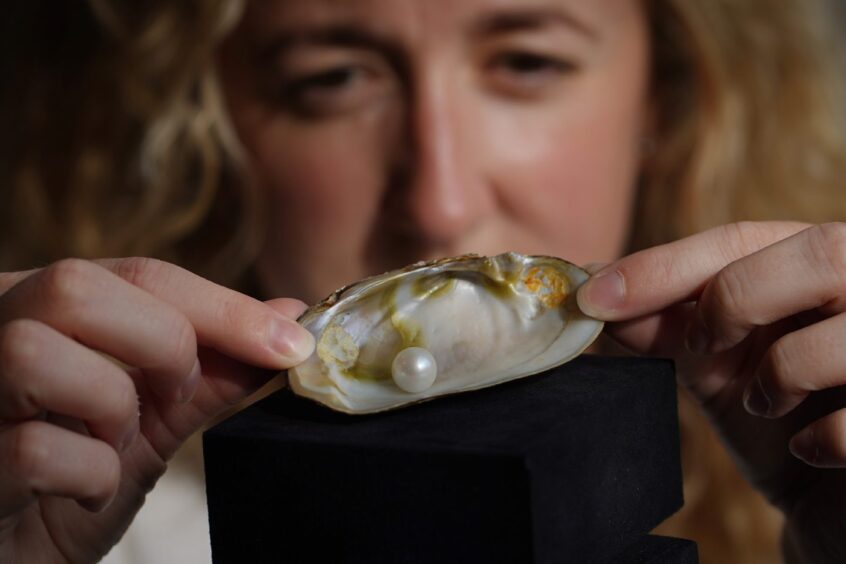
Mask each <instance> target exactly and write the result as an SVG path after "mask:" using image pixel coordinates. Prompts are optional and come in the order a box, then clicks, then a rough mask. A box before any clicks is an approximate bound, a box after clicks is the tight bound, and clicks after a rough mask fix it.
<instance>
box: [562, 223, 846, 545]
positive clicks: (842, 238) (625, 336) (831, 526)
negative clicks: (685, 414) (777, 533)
mask: <svg viewBox="0 0 846 564" xmlns="http://www.w3.org/2000/svg"><path fill="white" fill-rule="evenodd" d="M578 297H579V304H580V305H581V307H582V309H583V310H584V311H585V312H587V313H588V314H590V315H593V316H595V317H597V318H599V319H603V320H606V321H612V322H615V323H611V324H610V325H609V326H608V329H607V332H608V333H609V334H610V335H611V336H612V337H614V338H615V339H616V340H617V341H619V342H620V343H622V344H623V345H625V346H627V347H628V348H630V349H632V350H634V351H636V352H638V353H641V354H649V355H657V356H669V357H673V358H675V359H676V361H677V366H678V370H679V381H680V382H681V383H682V384H683V385H684V386H685V387H686V388H687V389H688V390H689V391H690V393H691V394H692V395H693V397H694V398H695V399H696V400H697V402H698V403H699V404H700V405H701V406H702V408H703V409H704V410H705V411H706V412H707V414H708V416H709V417H710V419H711V421H712V422H713V423H714V425H715V427H716V428H717V430H718V432H719V433H720V434H721V436H722V437H723V439H724V440H725V442H726V443H727V444H728V445H729V447H730V448H731V449H732V450H733V451H734V454H735V457H736V459H737V460H738V461H739V463H740V465H741V469H742V470H743V471H744V473H745V474H746V476H747V478H748V479H749V480H750V481H751V482H752V483H753V484H754V485H755V486H756V487H758V488H759V489H760V490H761V491H762V492H763V493H764V494H765V495H766V496H767V498H768V499H769V500H770V501H771V502H772V503H773V504H775V505H776V506H778V507H779V508H780V509H782V511H784V513H785V515H786V517H787V528H786V534H785V541H784V545H785V551H786V554H787V556H788V557H789V558H790V559H791V561H798V562H802V561H808V562H828V561H831V562H845V561H846V224H839V223H833V224H826V225H818V226H810V225H806V224H800V223H792V222H765V223H749V222H746V223H737V224H731V225H726V226H722V227H718V228H715V229H711V230H709V231H705V232H703V233H700V234H697V235H694V236H691V237H688V238H685V239H681V240H679V241H675V242H673V243H669V244H666V245H662V246H659V247H654V248H651V249H647V250H644V251H641V252H638V253H635V254H633V255H630V256H627V257H625V258H623V259H620V260H619V261H616V262H614V263H612V264H610V265H607V266H605V267H604V268H602V269H601V270H599V271H598V272H597V273H595V274H594V275H593V276H592V277H591V279H590V281H589V282H587V283H586V284H585V285H584V286H583V287H582V288H581V289H580V291H579V296H578Z"/></svg>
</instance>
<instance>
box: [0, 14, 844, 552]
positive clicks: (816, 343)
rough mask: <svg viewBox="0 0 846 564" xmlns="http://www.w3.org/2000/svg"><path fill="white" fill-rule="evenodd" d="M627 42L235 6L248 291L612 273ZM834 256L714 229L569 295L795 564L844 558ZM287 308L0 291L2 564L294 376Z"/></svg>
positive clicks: (626, 114) (88, 539) (180, 284)
mask: <svg viewBox="0 0 846 564" xmlns="http://www.w3.org/2000/svg"><path fill="white" fill-rule="evenodd" d="M376 14H378V17H374V15H376ZM644 20H645V18H644V14H643V13H642V11H641V9H640V4H639V3H638V2H636V1H635V0H597V1H595V2H582V1H577V0H556V1H553V0H538V1H537V2H531V3H529V2H522V1H518V0H462V1H460V2H457V1H455V0H449V1H447V0H347V1H343V2H341V1H329V0H276V1H271V0H255V1H253V2H250V3H249V5H248V9H247V12H246V14H245V15H244V18H243V21H242V23H241V24H240V26H239V27H238V28H237V29H236V30H235V31H234V33H233V34H232V35H231V37H229V38H228V39H227V41H226V42H225V44H224V45H223V47H222V48H221V50H220V53H219V66H220V77H221V82H222V86H223V90H224V94H225V97H226V100H227V103H228V105H229V111H230V114H231V118H232V123H233V125H234V127H235V130H236V132H237V134H238V136H239V137H240V139H241V140H242V142H243V144H244V146H245V148H246V154H247V158H248V160H249V164H250V165H251V167H252V169H253V172H254V173H255V175H256V177H257V179H258V181H259V183H260V185H261V187H262V188H263V189H264V190H265V191H266V193H267V194H268V197H269V206H268V213H269V215H270V219H271V221H270V228H269V231H268V234H267V244H266V246H265V248H264V250H263V252H262V255H261V257H260V260H259V263H258V274H259V278H260V282H261V284H262V288H263V290H264V292H265V294H266V295H267V296H297V297H299V298H302V299H304V300H306V301H308V302H313V301H315V300H317V299H319V298H322V297H323V296H324V295H325V294H327V293H328V292H329V291H331V290H333V289H335V288H336V287H339V286H341V285H344V284H346V283H349V282H351V281H354V280H357V279H360V278H362V277H363V276H366V275H369V274H373V273H376V272H380V271H384V270H386V269H389V268H392V267H396V266H401V265H404V264H407V263H410V262H413V261H415V260H418V259H423V258H432V257H436V256H447V255H455V254H460V253H465V252H478V253H482V254H494V253H497V252H501V251H505V250H515V251H521V252H528V253H544V254H554V255H559V256H562V257H564V258H567V259H569V260H572V261H574V262H581V263H584V262H588V261H604V262H608V261H611V260H615V259H617V257H619V255H620V254H621V253H622V250H623V249H624V247H625V243H626V236H627V233H628V232H629V220H630V215H631V207H632V199H633V197H634V191H635V188H634V187H635V184H636V178H637V175H638V169H639V164H640V158H641V156H640V147H641V144H642V142H641V140H642V138H643V137H644V136H645V135H646V134H647V133H648V130H649V115H650V113H651V112H650V107H649V100H648V97H647V82H648V80H647V77H648V72H649V69H648V64H647V61H648V59H649V46H648V41H647V30H646V27H645V21H644ZM294 29H295V30H299V31H298V33H296V34H293V35H292V30H294ZM659 150H660V148H659ZM843 248H846V235H844V228H843V227H842V226H840V225H833V226H822V227H813V228H808V226H804V225H797V224H787V223H779V224H741V225H732V226H726V227H722V228H719V229H716V230H713V231H710V232H706V233H703V234H700V235H697V236H694V237H691V238H688V239H684V240H682V241H678V242H676V243H672V244H670V245H665V246H662V247H658V248H655V249H650V250H647V251H643V252H640V253H637V254H635V255H632V256H629V257H625V258H622V259H620V260H619V261H617V262H614V263H612V264H610V265H609V266H607V267H605V268H604V269H603V270H601V271H600V272H599V273H598V274H597V275H596V276H595V277H594V278H593V279H592V282H590V283H589V284H588V285H587V286H586V287H584V288H583V289H582V290H581V292H580V296H579V297H580V303H581V304H582V307H583V308H584V309H585V310H586V311H589V312H591V313H592V314H594V315H595V316H597V317H600V318H603V319H607V320H609V321H612V322H613V323H610V324H609V325H608V332H609V333H610V334H611V335H612V336H613V337H615V338H616V339H618V340H619V341H620V342H621V343H623V344H624V345H626V346H628V347H630V348H631V349H632V350H634V351H637V352H641V353H647V354H660V355H666V356H673V357H675V358H676V359H677V360H678V363H679V367H680V379H681V382H682V383H683V384H684V385H685V386H687V387H688V388H689V389H690V390H691V392H692V393H693V394H694V396H695V397H696V398H697V399H698V400H699V401H700V403H701V404H702V406H703V407H704V409H705V410H706V411H707V412H708V413H709V414H710V415H711V417H712V419H713V421H714V424H715V426H716V427H717V429H718V430H719V431H720V432H721V434H722V435H723V437H724V438H725V439H726V442H727V443H728V444H729V445H730V447H731V448H732V449H733V451H734V452H735V454H736V457H737V459H738V461H739V462H740V464H741V467H742V468H743V469H744V471H745V472H746V474H747V475H748V476H749V478H750V479H751V480H752V482H753V483H755V484H756V485H757V486H758V487H760V488H761V489H762V490H763V491H764V492H765V494H767V495H768V496H769V497H770V499H771V500H772V501H773V502H774V503H776V504H778V505H779V507H781V508H782V509H783V510H784V511H785V512H786V513H787V516H788V535H787V537H786V538H787V542H786V544H787V547H788V552H789V554H790V556H791V558H793V559H794V560H795V561H803V559H804V560H807V561H815V562H824V561H826V560H827V559H828V560H831V561H843V560H844V556H843V554H842V552H840V553H839V552H837V551H838V550H841V551H842V550H843V548H842V544H841V545H839V544H838V543H842V542H843V541H842V539H844V538H846V534H844V532H846V531H844V526H843V516H842V507H844V503H843V501H844V500H843V499H842V498H843V493H842V492H843V491H846V488H844V487H843V483H842V474H841V472H842V470H832V469H830V468H823V467H829V466H832V467H833V466H837V467H843V466H846V438H844V430H846V423H844V420H846V415H844V412H843V411H842V410H841V409H840V408H841V407H842V406H843V398H842V397H839V395H840V393H839V392H840V391H839V390H838V389H837V386H840V385H842V384H844V383H846V382H844V371H842V370H841V369H840V368H839V367H840V366H842V362H840V361H839V355H842V352H840V351H841V349H842V347H841V346H839V343H840V341H841V340H842V334H843V332H842V330H841V328H840V324H841V323H842V320H841V319H840V317H841V316H842V311H843V307H842V305H843V304H842V300H841V299H840V298H839V296H840V295H842V294H843V290H844V288H843V287H842V283H841V281H842V280H846V272H844V270H846V266H844V265H845V264H846V261H844V260H843V256H844V254H843V251H842V249H843ZM614 273H619V274H620V276H616V275H615V274H614ZM615 292H616V293H615ZM303 307H304V305H303V304H302V303H301V302H298V301H296V300H291V299H286V298H280V299H277V300H273V301H271V302H266V303H262V302H258V301H256V300H254V299H251V298H248V297H246V296H243V295H240V294H238V293H236V292H233V291H231V290H226V289H224V288H220V287H219V286H216V285H214V284H211V283H210V282H208V281H205V280H202V279H200V278H198V277H197V276H194V275H192V274H190V273H188V272H186V271H184V270H182V269H179V268H177V267H175V266H173V265H168V264H165V263H161V262H157V261H151V260H148V259H123V260H111V261H103V262H100V263H93V262H85V261H78V260H71V261H63V262H59V263H56V264H54V265H50V266H48V267H46V268H44V269H40V270H36V271H30V272H22V273H8V274H3V275H0V561H25V562H42V561H46V562H53V561H71V562H87V561H91V560H95V559H96V558H97V557H99V556H100V555H102V554H104V553H105V552H106V551H108V549H109V548H110V547H111V546H112V545H113V544H114V543H115V542H117V540H118V539H119V538H120V536H121V534H122V533H123V531H124V530H125V528H126V527H127V526H128V524H129V522H130V521H131V519H132V516H133V515H134V514H135V512H136V511H137V509H138V507H140V504H141V503H142V501H143V497H144V495H145V493H146V492H147V491H148V490H149V489H150V488H151V487H153V485H154V484H155V481H156V480H157V479H158V477H159V476H160V475H161V473H162V472H163V471H164V467H165V462H166V461H167V460H168V458H170V457H171V456H172V454H173V453H174V451H175V450H176V449H177V448H178V447H179V445H180V444H181V443H182V442H183V441H184V440H185V439H186V438H187V437H188V436H189V435H190V434H191V433H192V432H194V431H195V430H197V429H198V428H200V427H201V426H202V425H203V424H205V423H207V422H208V421H210V420H211V419H212V418H213V417H214V415H215V414H217V413H219V412H220V411H221V410H222V409H225V408H226V407H227V406H229V405H231V404H233V403H236V402H237V401H239V400H240V399H241V398H243V397H244V396H246V395H247V394H248V393H250V392H251V391H253V390H255V389H256V388H257V387H258V386H259V385H261V384H262V383H264V382H266V381H267V379H268V378H269V377H270V375H271V374H272V371H274V370H280V369H283V368H286V367H288V366H291V365H293V364H296V363H298V362H300V361H301V360H302V359H303V358H305V356H306V355H308V354H310V352H311V349H312V347H313V342H312V341H311V339H310V337H308V335H307V334H305V333H304V332H303V331H302V330H301V329H299V328H298V326H297V325H296V324H295V323H293V322H292V321H291V320H292V319H293V318H295V317H296V316H297V315H298V313H299V312H300V311H302V308H303ZM685 331H687V333H688V334H689V335H690V337H689V342H690V348H691V349H694V351H695V352H690V351H688V350H687V347H686V345H685V340H684V338H683V337H682V336H683V335H685ZM100 353H104V354H100ZM104 355H106V356H104ZM108 357H111V358H113V359H116V360H117V361H119V362H118V363H113V362H109V361H108V360H107V358H108ZM758 382H760V383H758ZM747 389H750V390H752V389H755V390H761V391H762V392H763V395H764V396H766V398H767V400H768V404H769V405H770V406H772V407H771V408H769V409H763V410H762V409H761V406H762V405H765V404H766V403H767V402H762V401H761V400H760V399H755V398H756V396H754V395H751V392H750V395H749V397H748V399H747V401H746V405H748V407H749V408H750V409H752V410H753V411H759V412H760V411H765V415H766V417H762V416H760V415H752V414H750V413H749V412H748V411H747V409H746V407H745V406H744V393H745V390H747ZM92 390H96V393H92ZM827 413H832V415H826V414H827ZM808 425H812V426H811V427H808ZM803 429H812V430H813V432H811V431H807V432H806V434H804V435H801V434H800V435H796V434H797V433H799V432H800V431H802V430H803ZM789 445H790V446H789ZM790 449H792V453H791V450H790Z"/></svg>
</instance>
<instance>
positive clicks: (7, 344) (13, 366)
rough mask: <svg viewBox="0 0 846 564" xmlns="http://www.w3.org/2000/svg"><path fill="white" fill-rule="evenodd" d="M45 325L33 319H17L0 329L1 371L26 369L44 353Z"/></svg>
mask: <svg viewBox="0 0 846 564" xmlns="http://www.w3.org/2000/svg"><path fill="white" fill-rule="evenodd" d="M42 334H43V326H42V324H41V323H39V322H37V321H35V320H32V319H15V320H12V321H10V322H8V323H7V324H6V325H4V326H3V328H2V329H0V372H2V373H3V374H4V375H6V376H11V375H14V374H18V373H20V372H22V371H26V370H27V369H28V368H29V367H31V366H32V365H33V364H35V363H36V362H37V361H38V359H39V358H40V357H41V356H42V355H43V354H44V346H43V336H42Z"/></svg>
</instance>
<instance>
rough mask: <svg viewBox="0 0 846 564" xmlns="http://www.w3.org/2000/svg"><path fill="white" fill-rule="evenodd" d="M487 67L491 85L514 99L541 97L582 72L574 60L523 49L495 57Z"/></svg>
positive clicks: (508, 51) (507, 51) (496, 54)
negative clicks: (578, 72) (569, 77)
mask: <svg viewBox="0 0 846 564" xmlns="http://www.w3.org/2000/svg"><path fill="white" fill-rule="evenodd" d="M485 66H486V68H485V74H486V78H487V80H488V81H489V83H490V85H491V86H492V87H493V88H494V89H495V90H496V91H497V92H499V93H501V94H503V95H506V96H510V97H515V98H533V97H538V96H542V95H543V94H545V93H547V92H548V91H550V90H551V89H553V88H555V87H556V86H557V85H559V84H560V83H561V82H562V81H563V80H564V79H565V78H567V77H568V76H570V75H571V74H573V73H575V72H577V71H578V69H579V67H578V65H577V63H576V62H575V61H573V60H572V59H569V58H566V57H563V56H560V55H553V54H548V53H544V52H539V51H530V50H522V49H520V50H505V51H501V52H498V53H495V54H494V55H493V56H492V57H491V58H490V59H489V60H488V61H487V64H486V65H485Z"/></svg>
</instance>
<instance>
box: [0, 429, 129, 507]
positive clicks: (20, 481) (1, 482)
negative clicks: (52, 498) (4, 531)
mask: <svg viewBox="0 0 846 564" xmlns="http://www.w3.org/2000/svg"><path fill="white" fill-rule="evenodd" d="M119 482H120V460H119V458H118V456H117V453H116V452H115V451H114V450H113V449H112V448H111V447H109V445H107V444H106V443H104V442H103V441H100V440H98V439H94V438H91V437H85V436H83V435H80V434H78V433H74V432H72V431H68V430H67V429H62V428H61V427H57V426H55V425H51V424H49V423H46V422H44V421H27V422H25V423H20V424H16V425H12V426H7V427H6V428H4V429H0V507H2V508H3V510H4V511H5V514H2V515H0V518H2V517H7V516H8V515H11V514H14V513H16V512H18V511H20V510H22V509H23V508H25V507H26V506H27V505H29V504H31V503H32V502H33V501H34V500H35V498H36V496H39V495H56V496H63V497H70V498H73V499H76V500H78V501H79V502H80V503H81V504H82V505H83V506H84V507H86V508H89V509H91V510H100V509H102V508H104V507H105V506H106V505H108V503H109V502H110V501H111V499H112V498H113V497H114V495H115V492H116V491H117V488H118V485H119Z"/></svg>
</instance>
